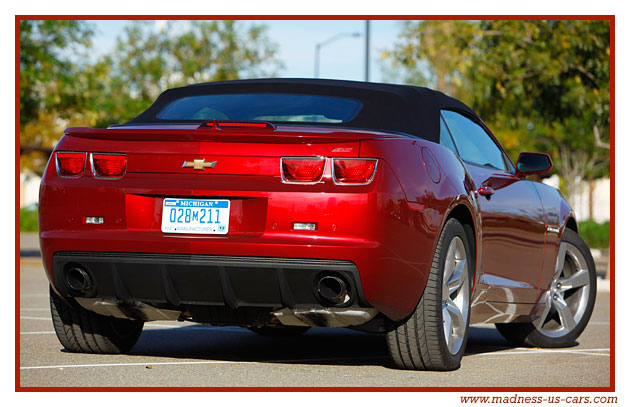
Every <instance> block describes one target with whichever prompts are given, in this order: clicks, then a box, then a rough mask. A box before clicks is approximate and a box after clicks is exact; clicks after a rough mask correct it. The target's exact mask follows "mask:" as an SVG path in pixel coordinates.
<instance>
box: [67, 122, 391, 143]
mask: <svg viewBox="0 0 630 407" xmlns="http://www.w3.org/2000/svg"><path fill="white" fill-rule="evenodd" d="M228 127H229V128H228ZM64 134H65V135H67V136H70V137H80V138H89V139H102V140H127V141H219V142H221V141H223V142H243V143H279V144H284V143H288V144H306V143H343V142H349V141H360V140H367V139H375V138H392V137H394V138H399V137H401V136H400V135H396V134H389V133H383V132H371V131H359V130H346V129H335V128H326V127H298V126H291V127H289V126H287V127H284V126H282V127H274V126H272V127H266V126H265V127H236V126H216V125H214V126H199V127H197V128H163V127H162V128H160V127H157V126H156V127H155V128H146V127H143V128H134V127H113V128H108V129H94V128H91V127H68V128H67V129H66V130H65V131H64Z"/></svg>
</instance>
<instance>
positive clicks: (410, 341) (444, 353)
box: [387, 219, 474, 370]
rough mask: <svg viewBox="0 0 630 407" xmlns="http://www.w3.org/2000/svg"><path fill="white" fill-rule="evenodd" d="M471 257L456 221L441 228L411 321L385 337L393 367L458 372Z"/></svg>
mask: <svg viewBox="0 0 630 407" xmlns="http://www.w3.org/2000/svg"><path fill="white" fill-rule="evenodd" d="M473 265H474V260H473V255H472V250H471V247H470V245H469V242H468V239H467V235H466V232H465V230H464V227H463V226H462V224H461V223H460V222H459V221H457V220H456V219H449V220H448V221H447V222H446V225H445V226H444V228H443V230H442V233H441V235H440V238H439V240H438V244H437V248H436V250H435V254H434V256H433V263H432V266H431V271H430V274H429V279H428V281H427V285H426V287H425V289H424V293H423V294H422V298H421V299H420V302H419V303H418V305H417V307H416V310H415V311H414V313H413V314H412V315H411V317H410V318H409V319H408V320H407V321H406V322H405V323H404V324H402V325H401V326H399V327H398V328H396V330H394V331H391V332H389V333H388V334H387V345H388V348H389V352H390V354H391V356H392V359H393V360H394V363H395V364H396V366H397V367H399V368H401V369H414V370H454V369H457V368H459V366H460V362H461V359H462V356H463V354H464V350H465V348H466V342H467V340H468V322H469V319H470V291H471V281H472V272H473Z"/></svg>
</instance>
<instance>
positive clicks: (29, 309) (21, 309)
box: [20, 307, 50, 312]
mask: <svg viewBox="0 0 630 407" xmlns="http://www.w3.org/2000/svg"><path fill="white" fill-rule="evenodd" d="M20 311H46V312H50V308H22V307H20Z"/></svg>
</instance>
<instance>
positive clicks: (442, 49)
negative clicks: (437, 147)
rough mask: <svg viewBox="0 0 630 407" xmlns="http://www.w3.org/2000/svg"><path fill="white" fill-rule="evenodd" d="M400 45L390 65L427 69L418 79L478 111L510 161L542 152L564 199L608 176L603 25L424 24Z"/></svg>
mask: <svg viewBox="0 0 630 407" xmlns="http://www.w3.org/2000/svg"><path fill="white" fill-rule="evenodd" d="M400 38H401V39H402V43H400V44H397V46H396V48H395V49H394V50H392V51H391V53H390V56H391V59H392V60H393V63H394V65H400V66H403V67H406V68H408V69H411V71H413V70H417V67H423V66H426V67H425V68H423V69H421V70H420V73H421V74H422V77H423V78H429V79H431V78H436V79H433V82H430V81H429V84H436V85H438V86H444V88H443V89H446V90H447V93H451V94H453V95H454V96H457V97H459V98H461V99H463V100H464V101H465V102H467V103H468V104H469V105H471V106H472V107H473V108H474V109H475V110H476V111H477V112H479V114H480V115H481V117H483V118H484V120H485V121H486V122H487V123H488V125H489V127H490V128H492V129H493V130H494V131H495V134H496V135H497V137H498V138H499V140H500V141H501V142H502V144H503V145H504V146H505V147H506V148H507V149H508V151H509V152H510V155H511V156H512V157H513V158H515V156H516V155H517V153H518V152H519V151H523V150H526V149H539V150H542V151H547V152H550V153H551V154H552V155H553V156H554V158H555V159H556V163H557V166H556V171H558V173H559V175H560V176H561V178H562V180H563V184H564V185H563V186H564V190H565V192H566V194H567V197H568V198H569V199H571V198H572V197H573V194H574V192H575V188H576V186H577V181H579V180H581V179H593V178H595V177H600V176H602V175H606V174H607V173H608V172H609V152H608V150H607V149H606V148H605V147H606V144H607V140H609V132H610V130H609V129H610V26H609V23H608V21H513V20H510V21H423V22H419V23H409V24H408V25H407V26H406V27H405V30H404V31H403V33H402V34H401V36H400ZM440 78H442V80H441V82H440ZM440 84H442V85H440ZM602 147H604V148H602Z"/></svg>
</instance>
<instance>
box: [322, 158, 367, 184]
mask: <svg viewBox="0 0 630 407" xmlns="http://www.w3.org/2000/svg"><path fill="white" fill-rule="evenodd" d="M377 163H378V160H377V159H376V158H333V181H334V182H335V184H356V185H362V184H369V183H370V182H372V180H373V179H374V175H375V174H376V164H377Z"/></svg>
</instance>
